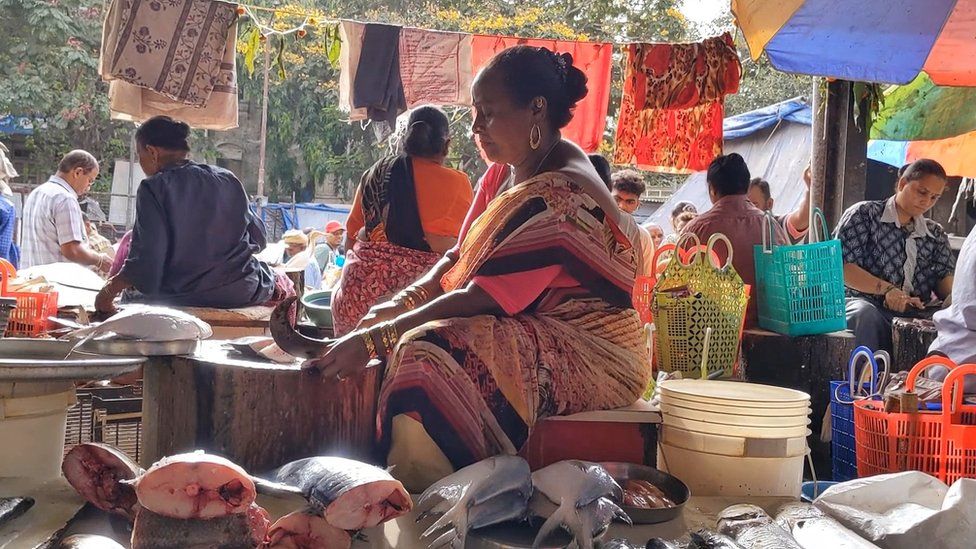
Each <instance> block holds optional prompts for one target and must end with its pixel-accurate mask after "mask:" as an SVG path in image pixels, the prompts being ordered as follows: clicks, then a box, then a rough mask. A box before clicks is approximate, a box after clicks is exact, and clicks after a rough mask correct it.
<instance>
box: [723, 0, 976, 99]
mask: <svg viewBox="0 0 976 549" xmlns="http://www.w3.org/2000/svg"><path fill="white" fill-rule="evenodd" d="M732 13H733V14H734V15H735V18H736V23H737V24H738V26H739V28H740V29H742V32H743V34H744V35H745V39H746V42H747V43H748V44H749V50H750V52H751V53H752V57H753V58H754V59H758V58H759V56H760V55H762V53H763V52H764V51H765V52H766V56H767V57H768V58H769V61H770V62H771V63H772V64H773V66H774V67H776V68H777V69H779V70H781V71H784V72H790V73H798V74H810V75H815V76H826V77H834V78H842V79H845V80H854V81H862V82H884V83H890V84H907V83H909V82H911V81H912V80H914V79H915V77H916V76H918V74H919V73H920V72H922V71H924V72H925V73H927V74H928V75H929V77H931V79H932V81H933V82H935V83H936V84H938V85H942V86H976V70H974V69H976V40H974V39H973V28H974V26H976V0H883V1H881V0H872V1H866V0H861V1H858V0H853V1H852V0H732Z"/></svg>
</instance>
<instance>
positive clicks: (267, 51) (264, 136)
mask: <svg viewBox="0 0 976 549" xmlns="http://www.w3.org/2000/svg"><path fill="white" fill-rule="evenodd" d="M270 42H271V40H270V39H267V40H265V41H264V91H263V93H262V95H261V148H260V150H259V152H258V200H257V210H258V215H261V209H262V202H263V201H264V163H265V160H264V159H265V151H266V150H267V145H268V81H269V80H270V76H269V74H270V68H271V43H270Z"/></svg>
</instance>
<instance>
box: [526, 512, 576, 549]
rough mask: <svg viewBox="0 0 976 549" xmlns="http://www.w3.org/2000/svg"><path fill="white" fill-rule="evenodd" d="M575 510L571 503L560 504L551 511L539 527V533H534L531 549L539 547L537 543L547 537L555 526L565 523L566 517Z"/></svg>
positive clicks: (540, 542)
mask: <svg viewBox="0 0 976 549" xmlns="http://www.w3.org/2000/svg"><path fill="white" fill-rule="evenodd" d="M575 512H576V508H575V507H573V506H572V505H560V506H559V507H558V508H557V509H556V510H555V511H553V513H552V514H551V515H549V518H547V519H546V521H545V522H543V523H542V526H541V527H539V533H538V534H536V536H535V540H533V541H532V549H539V545H540V544H542V542H543V541H545V540H546V538H548V537H549V534H552V533H553V532H554V531H555V530H556V529H557V528H559V527H560V526H562V525H563V524H566V523H567V521H566V519H568V518H570V514H571V513H575Z"/></svg>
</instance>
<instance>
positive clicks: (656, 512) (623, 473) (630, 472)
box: [600, 462, 691, 524]
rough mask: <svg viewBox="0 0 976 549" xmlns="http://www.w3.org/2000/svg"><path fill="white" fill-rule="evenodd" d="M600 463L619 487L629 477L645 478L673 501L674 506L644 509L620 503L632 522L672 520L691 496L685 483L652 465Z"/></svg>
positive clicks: (678, 514) (654, 522) (645, 522)
mask: <svg viewBox="0 0 976 549" xmlns="http://www.w3.org/2000/svg"><path fill="white" fill-rule="evenodd" d="M600 465H602V466H603V468H604V469H606V470H607V472H608V473H610V476H612V477H613V479H614V480H616V481H617V484H620V486H621V487H623V485H624V483H625V482H626V481H628V480H631V479H633V480H646V481H648V482H650V483H651V484H653V485H654V486H656V487H657V488H658V489H660V490H661V491H662V492H664V495H666V496H668V499H670V500H671V501H673V502H674V507H665V508H663V509H644V508H641V507H630V506H627V505H621V506H620V507H621V508H622V509H623V510H624V512H626V513H627V514H628V515H630V520H632V521H634V524H657V523H659V522H667V521H669V520H674V519H676V518H678V517H680V516H681V512H682V510H683V509H684V506H685V503H687V502H688V498H690V497H691V490H689V489H688V486H687V485H685V483H683V482H681V481H680V480H679V479H678V478H677V477H675V476H673V475H669V474H667V473H665V472H664V471H658V470H657V469H655V468H653V467H648V466H646V465H636V464H633V463H618V462H612V463H601V464H600Z"/></svg>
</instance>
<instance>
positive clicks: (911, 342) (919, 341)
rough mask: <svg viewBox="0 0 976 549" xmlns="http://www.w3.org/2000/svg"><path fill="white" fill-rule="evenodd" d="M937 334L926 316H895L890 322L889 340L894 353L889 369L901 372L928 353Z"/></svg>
mask: <svg viewBox="0 0 976 549" xmlns="http://www.w3.org/2000/svg"><path fill="white" fill-rule="evenodd" d="M936 335H938V334H937V333H936V331H935V323H934V322H932V321H931V320H929V319H927V318H896V319H894V320H893V321H892V322H891V340H892V343H893V347H894V348H893V351H894V355H893V356H892V357H891V362H892V364H891V370H892V371H894V372H901V371H905V370H911V369H912V366H914V365H915V364H917V363H918V361H920V360H922V359H923V358H925V355H927V354H929V347H930V346H931V345H932V342H933V341H935V337H936Z"/></svg>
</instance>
